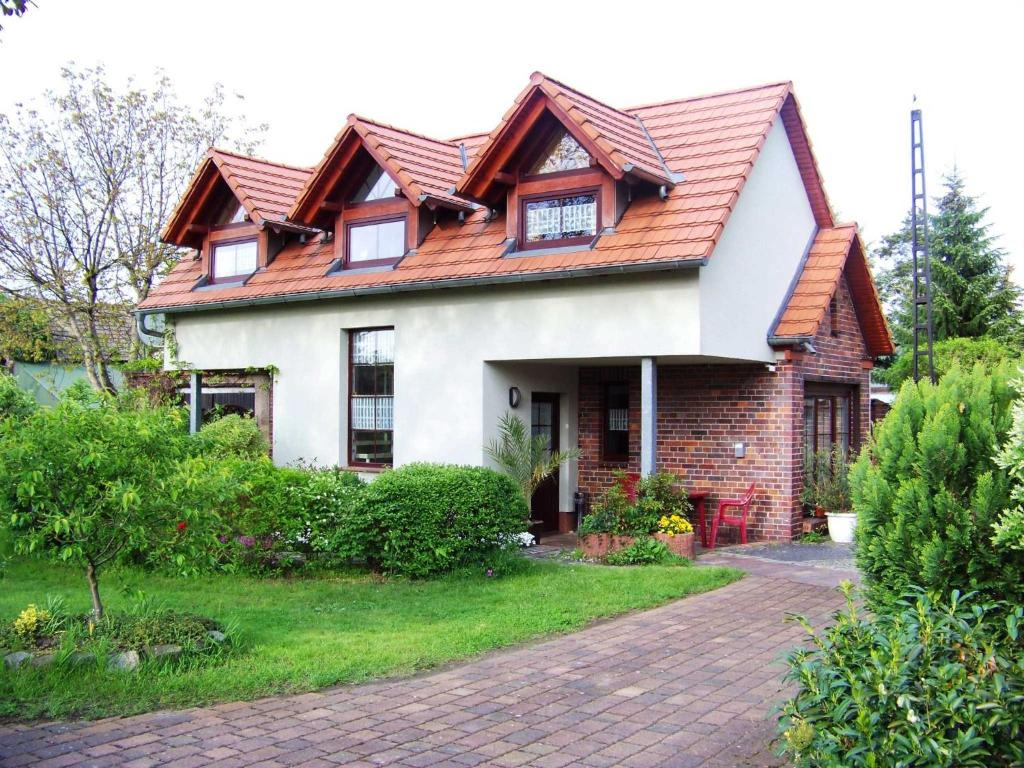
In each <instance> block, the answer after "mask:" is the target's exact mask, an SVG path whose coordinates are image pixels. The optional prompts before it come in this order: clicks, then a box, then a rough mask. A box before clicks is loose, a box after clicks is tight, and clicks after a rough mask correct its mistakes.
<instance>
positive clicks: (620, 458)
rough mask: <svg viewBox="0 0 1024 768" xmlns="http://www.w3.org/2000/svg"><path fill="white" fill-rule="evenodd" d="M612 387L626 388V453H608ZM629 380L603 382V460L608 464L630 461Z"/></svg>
mask: <svg viewBox="0 0 1024 768" xmlns="http://www.w3.org/2000/svg"><path fill="white" fill-rule="evenodd" d="M612 387H624V388H625V390H626V452H625V453H624V454H617V453H616V454H610V453H608V433H609V432H610V431H611V430H610V429H608V410H609V406H608V401H609V399H610V398H609V396H608V390H609V389H611V388H612ZM629 405H630V403H629V382H628V381H625V380H617V381H603V382H601V461H602V462H604V463H606V464H627V463H628V462H629V410H630V408H629Z"/></svg>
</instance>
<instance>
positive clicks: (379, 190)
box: [350, 165, 398, 203]
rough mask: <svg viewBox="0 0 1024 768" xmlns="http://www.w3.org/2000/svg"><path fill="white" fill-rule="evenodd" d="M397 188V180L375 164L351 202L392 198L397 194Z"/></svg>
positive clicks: (367, 201)
mask: <svg viewBox="0 0 1024 768" xmlns="http://www.w3.org/2000/svg"><path fill="white" fill-rule="evenodd" d="M397 190H398V187H396V186H395V182H394V181H393V180H392V179H391V177H390V176H389V175H388V174H386V173H384V169H383V168H381V167H380V166H379V165H375V166H374V167H373V170H371V171H370V173H369V175H368V176H367V177H366V181H364V182H363V185H362V186H361V187H359V189H357V190H356V193H355V194H354V195H353V196H352V200H351V201H350V202H353V203H370V202H373V201H374V200H390V199H391V198H393V197H394V196H395V192H396V191H397Z"/></svg>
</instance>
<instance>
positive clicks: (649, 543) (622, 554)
mask: <svg viewBox="0 0 1024 768" xmlns="http://www.w3.org/2000/svg"><path fill="white" fill-rule="evenodd" d="M605 562H606V563H607V564H608V565H670V564H675V565H689V564H690V561H689V560H687V559H686V558H685V557H680V556H679V555H677V554H675V553H674V552H672V550H670V549H669V548H668V544H666V543H665V542H663V541H658V540H657V539H652V538H648V537H646V536H645V537H643V538H639V539H637V540H636V541H634V542H633V543H632V544H630V545H629V546H628V547H626V548H625V549H620V550H619V551H618V552H612V553H611V554H609V555H608V556H607V557H606V558H605Z"/></svg>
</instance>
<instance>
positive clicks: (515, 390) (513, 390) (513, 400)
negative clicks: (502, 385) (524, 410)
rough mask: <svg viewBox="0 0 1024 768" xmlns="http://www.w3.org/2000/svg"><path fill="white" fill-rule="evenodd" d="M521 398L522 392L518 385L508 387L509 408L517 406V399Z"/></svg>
mask: <svg viewBox="0 0 1024 768" xmlns="http://www.w3.org/2000/svg"><path fill="white" fill-rule="evenodd" d="M521 399H522V393H521V392H520V391H519V387H509V388H508V404H509V407H510V408H518V407H519V401H520V400H521Z"/></svg>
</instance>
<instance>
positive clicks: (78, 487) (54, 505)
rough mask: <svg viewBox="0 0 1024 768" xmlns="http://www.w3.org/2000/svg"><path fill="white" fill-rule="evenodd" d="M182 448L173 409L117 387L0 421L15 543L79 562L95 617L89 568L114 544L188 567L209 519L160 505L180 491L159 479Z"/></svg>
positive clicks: (208, 534) (93, 575) (202, 548)
mask: <svg viewBox="0 0 1024 768" xmlns="http://www.w3.org/2000/svg"><path fill="white" fill-rule="evenodd" d="M190 450H191V448H190V443H189V440H188V433H187V430H186V426H185V421H184V413H183V412H182V411H181V410H180V409H169V408H151V407H148V406H145V405H143V404H142V403H141V402H140V401H139V399H138V398H137V397H132V396H127V395H126V396H123V397H121V398H118V399H115V398H112V397H109V396H99V395H96V396H93V395H84V394H83V393H82V392H80V391H73V392H71V393H70V394H69V395H68V396H66V397H65V398H63V399H62V400H61V402H60V403H58V405H57V406H56V407H54V408H52V409H40V410H37V411H35V412H33V413H31V414H30V415H28V416H27V417H26V418H24V419H23V420H21V421H20V422H17V423H12V422H11V421H10V420H4V421H2V422H0V511H2V512H3V513H4V517H5V518H6V523H7V525H8V527H9V528H10V531H11V534H12V538H13V540H14V545H15V548H16V551H17V552H19V553H21V554H32V555H39V556H45V557H49V558H52V559H55V560H59V561H62V562H71V563H75V564H77V565H79V566H81V567H82V568H83V570H84V571H85V576H86V580H87V582H88V584H89V590H90V594H91V597H92V605H93V612H94V614H95V615H96V616H97V617H100V616H102V614H103V604H102V601H101V599H100V592H99V581H98V573H99V571H100V570H101V569H102V567H103V566H105V565H106V564H108V563H110V562H111V561H113V560H114V559H116V558H117V557H118V556H119V555H121V553H122V552H128V551H134V552H136V553H138V554H139V555H140V556H141V557H143V558H146V559H149V560H151V561H153V560H156V559H160V560H161V561H163V562H170V563H172V564H174V566H175V567H176V568H178V569H179V570H181V571H190V570H193V569H194V567H195V563H196V562H197V561H198V560H199V559H200V558H202V557H204V556H206V555H207V554H208V552H209V550H210V548H211V545H214V544H216V541H215V540H214V539H213V529H214V526H215V525H216V522H217V521H216V517H215V515H211V514H210V510H209V509H208V508H205V507H203V506H199V505H179V504H174V503H169V502H170V500H171V498H170V497H171V496H172V495H173V494H174V493H177V492H180V489H176V488H174V487H173V486H169V485H168V484H167V480H168V478H170V477H173V476H175V475H176V474H177V465H178V462H179V461H181V460H182V459H184V458H186V457H187V456H188V455H189V453H190ZM169 492H170V493H169Z"/></svg>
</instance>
